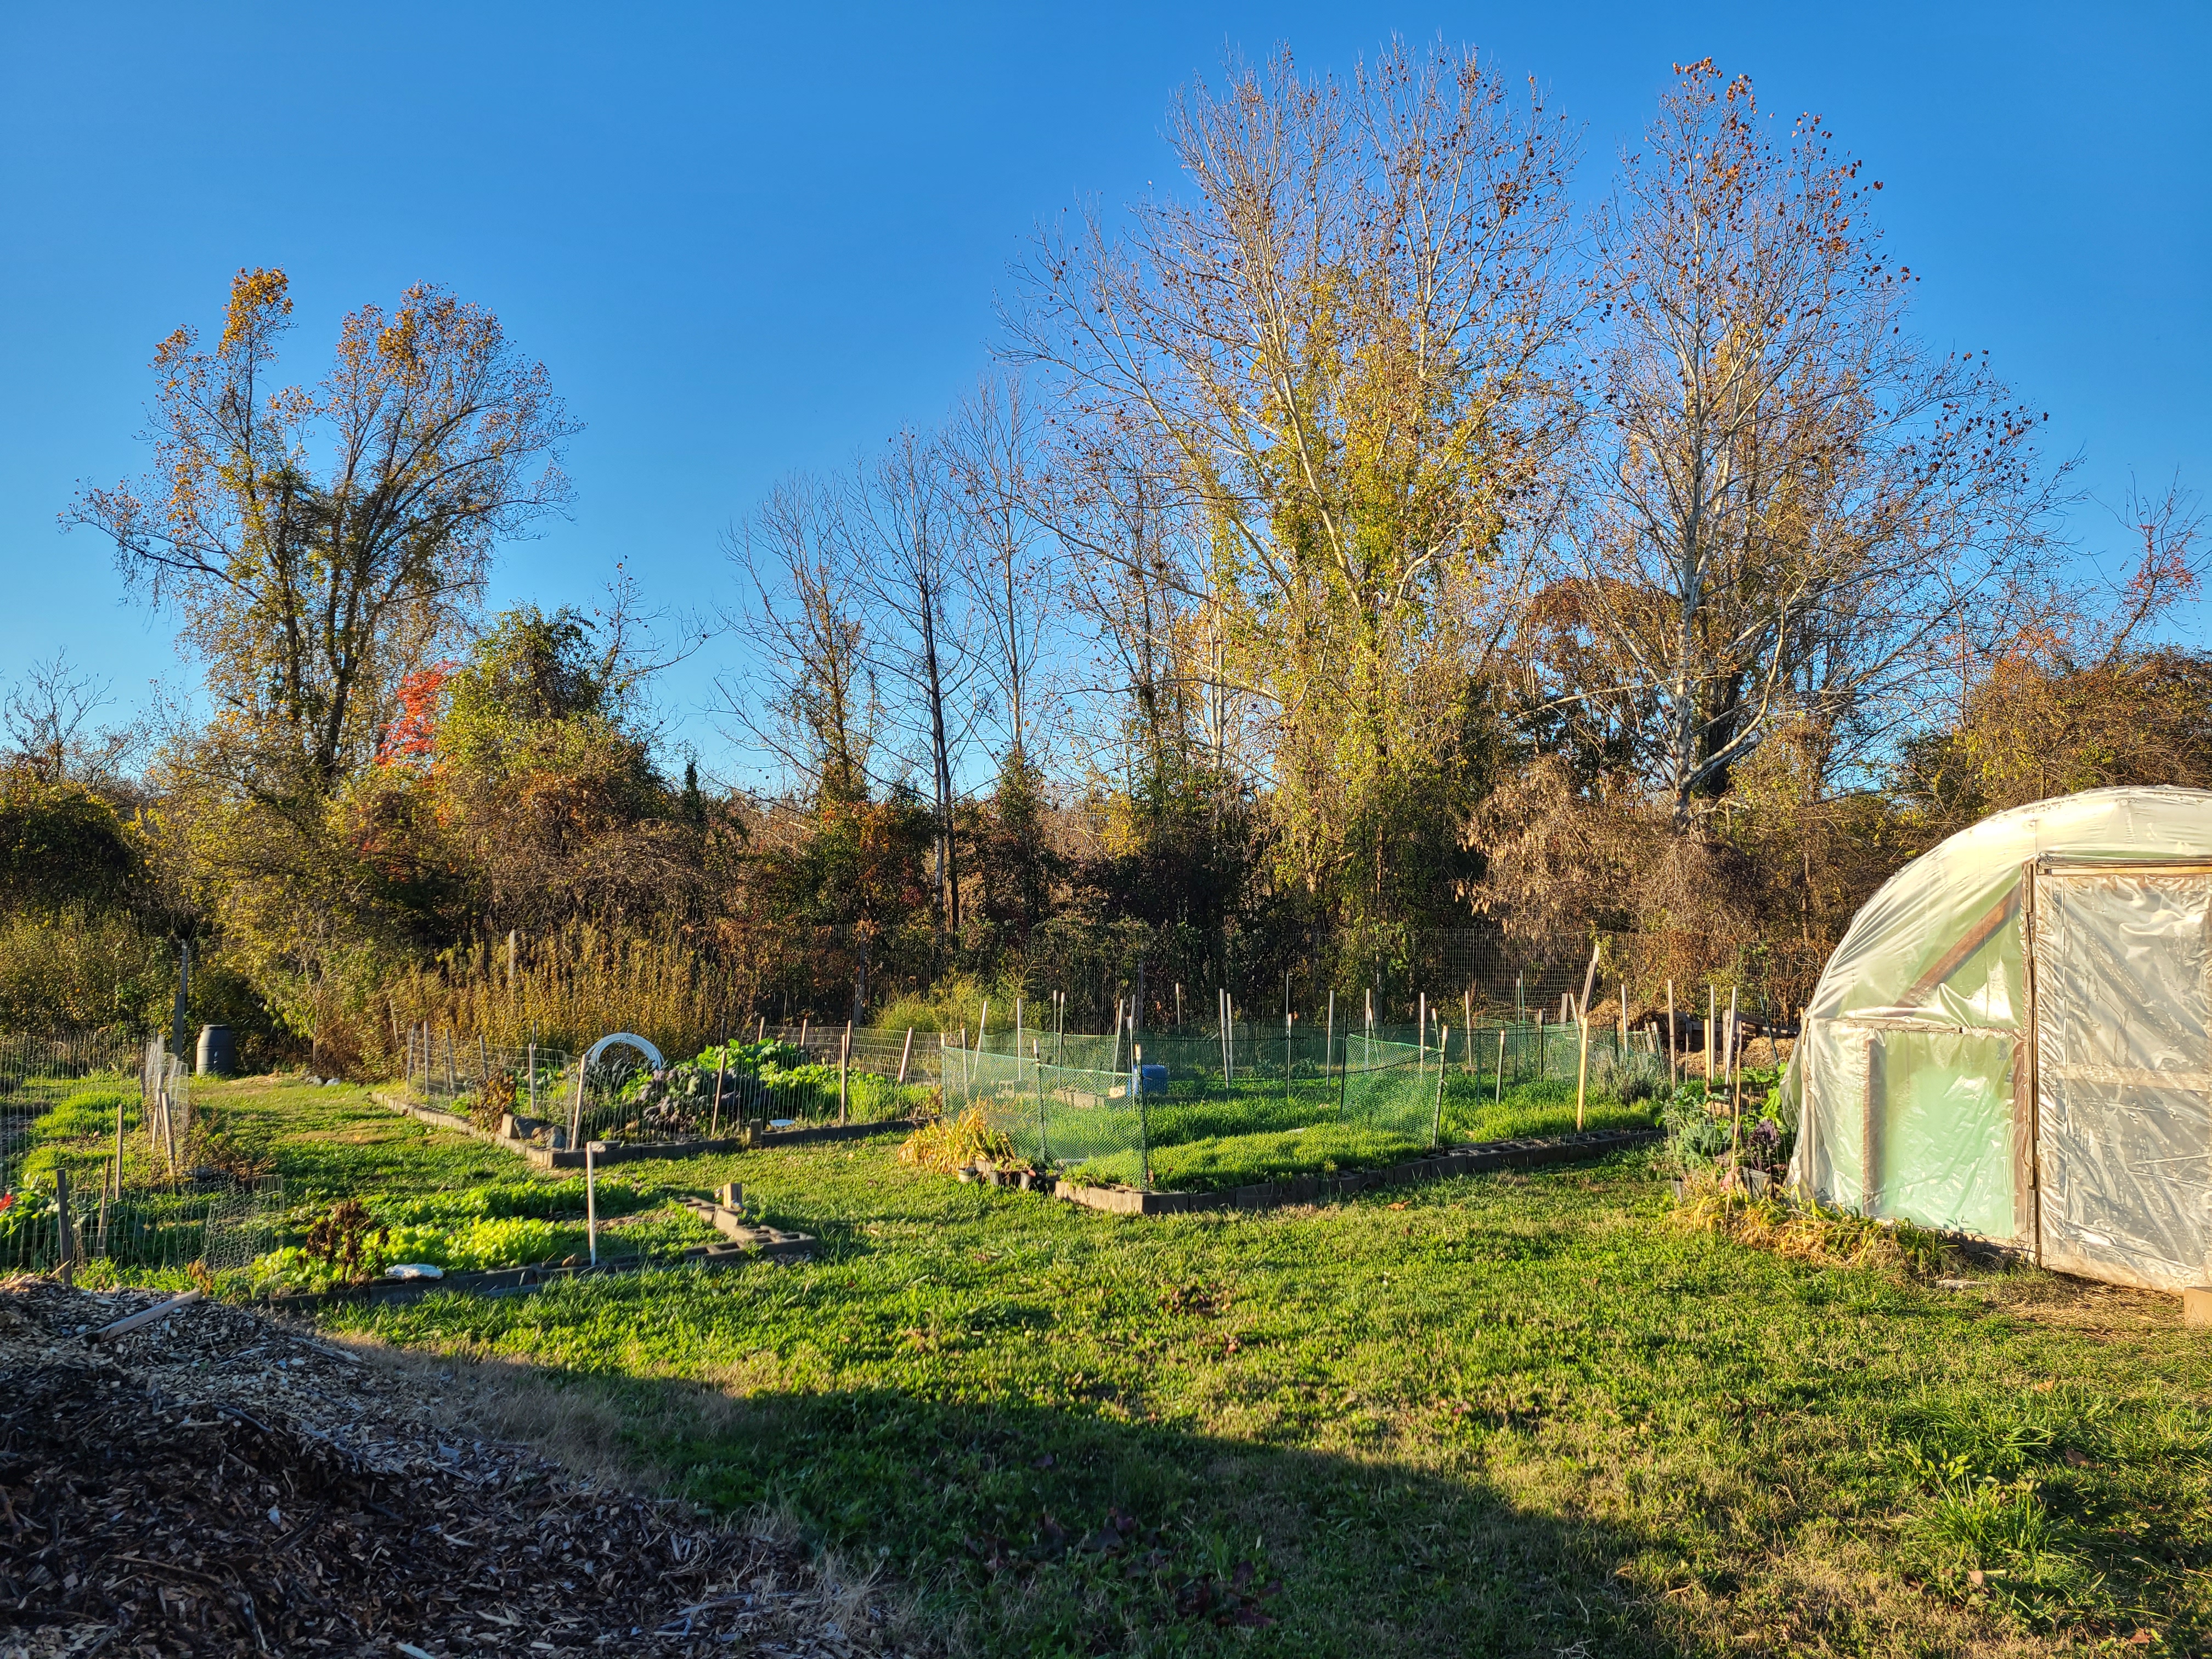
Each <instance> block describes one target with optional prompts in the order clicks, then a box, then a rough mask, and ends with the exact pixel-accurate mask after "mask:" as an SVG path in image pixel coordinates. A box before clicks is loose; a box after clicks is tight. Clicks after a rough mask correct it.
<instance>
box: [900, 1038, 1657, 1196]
mask: <svg viewBox="0 0 2212 1659" xmlns="http://www.w3.org/2000/svg"><path fill="white" fill-rule="evenodd" d="M1017 1044H1019V1048H1017ZM943 1063H944V1068H945V1070H944V1076H945V1084H944V1091H945V1110H946V1111H947V1112H948V1113H951V1114H954V1115H958V1114H963V1113H966V1112H969V1111H971V1110H972V1111H975V1112H977V1113H979V1114H981V1117H982V1119H983V1121H984V1122H985V1123H986V1124H987V1126H988V1127H990V1128H992V1129H994V1130H995V1131H997V1132H998V1133H1000V1134H1003V1135H1004V1136H1006V1139H1008V1140H1009V1141H1011V1142H1012V1146H1013V1147H1014V1149H1015V1151H1016V1153H1017V1155H1018V1156H1019V1157H1020V1158H1023V1159H1024V1160H1026V1161H1029V1162H1030V1163H1034V1164H1038V1165H1040V1166H1043V1167H1054V1168H1061V1169H1069V1170H1077V1169H1079V1170H1082V1171H1083V1172H1084V1173H1085V1176H1087V1177H1089V1178H1091V1179H1095V1180H1111V1181H1121V1182H1128V1183H1130V1184H1142V1185H1147V1186H1149V1185H1151V1184H1152V1163H1153V1158H1154V1156H1155V1154H1157V1153H1158V1152H1160V1151H1161V1150H1163V1149H1166V1148H1176V1147H1186V1146H1191V1145H1193V1144H1194V1143H1199V1142H1204V1141H1218V1140H1225V1139H1232V1138H1236V1137H1243V1136H1267V1135H1278V1134H1282V1133H1288V1132H1293V1131H1300V1130H1306V1129H1311V1128H1316V1127H1322V1126H1336V1127H1340V1128H1342V1129H1344V1130H1346V1131H1349V1132H1352V1133H1355V1134H1356V1135H1358V1136H1360V1137H1363V1138H1364V1139H1365V1140H1366V1141H1367V1142H1368V1143H1370V1144H1372V1145H1377V1146H1401V1147H1419V1146H1436V1145H1437V1144H1439V1143H1440V1142H1441V1141H1442V1140H1443V1139H1444V1132H1445V1111H1446V1106H1447V1103H1467V1102H1469V1101H1474V1102H1480V1100H1482V1099H1485V1098H1487V1097H1492V1096H1494V1097H1497V1098H1499V1099H1502V1098H1503V1097H1504V1092H1505V1091H1506V1090H1507V1089H1509V1088H1519V1087H1521V1086H1522V1085H1528V1084H1531V1083H1540V1082H1559V1083H1574V1084H1577V1085H1586V1086H1587V1088H1588V1090H1589V1092H1590V1093H1591V1094H1592V1095H1593V1096H1595V1097H1613V1098H1625V1097H1629V1096H1631V1095H1637V1094H1642V1093H1645V1092H1650V1091H1655V1090H1656V1088H1657V1087H1658V1086H1659V1085H1661V1084H1662V1082H1663V1081H1664V1079H1666V1077H1667V1075H1668V1071H1667V1064H1668V1063H1667V1059H1666V1056H1665V1054H1663V1052H1662V1051H1661V1049H1660V1048H1659V1047H1658V1045H1657V1042H1656V1039H1655V1038H1654V1037H1653V1036H1652V1035H1651V1034H1650V1032H1648V1031H1636V1030H1628V1031H1623V1030H1620V1029H1618V1028H1617V1027H1606V1028H1598V1027H1595V1026H1593V1027H1592V1028H1591V1029H1590V1030H1589V1042H1588V1045H1587V1047H1585V1045H1584V1042H1583V1031H1582V1028H1581V1027H1580V1026H1579V1025H1576V1026H1572V1027H1569V1028H1565V1029H1564V1030H1562V1029H1561V1028H1559V1027H1555V1026H1550V1025H1539V1024H1535V1023H1534V1022H1531V1023H1529V1024H1525V1025H1496V1026H1492V1027H1490V1028H1488V1029H1486V1030H1474V1031H1471V1032H1455V1031H1450V1030H1449V1029H1448V1028H1444V1027H1441V1026H1439V1027H1437V1028H1434V1029H1432V1030H1417V1029H1415V1028H1413V1027H1410V1026H1408V1027H1395V1028H1376V1029H1373V1030H1370V1029H1368V1028H1365V1027H1364V1026H1363V1027H1361V1028H1360V1029H1358V1030H1352V1031H1349V1032H1334V1031H1328V1030H1323V1031H1318V1032H1316V1031H1302V1030H1298V1028H1297V1024H1296V1022H1295V1021H1286V1022H1285V1024H1284V1026H1283V1027H1282V1028H1280V1029H1279V1030H1272V1031H1271V1030H1267V1029H1266V1028H1265V1027H1262V1026H1258V1025H1255V1024H1237V1023H1231V1024H1227V1025H1224V1026H1222V1027H1219V1028H1218V1029H1216V1030H1211V1031H1192V1030H1184V1031H1180V1032H1164V1033H1153V1032H1129V1031H1126V1030H1125V1031H1123V1032H1121V1033H1120V1034H1118V1035H1116V1036H1091V1035H1082V1036H1078V1035H1073V1034H1069V1033H1066V1032H1062V1031H1058V1030H1048V1031H1043V1032H1039V1033H1036V1034H1035V1035H1030V1034H1029V1033H1026V1032H1024V1034H1022V1035H1021V1036H1019V1037H1018V1038H1017V1037H1016V1036H1014V1034H1012V1033H1005V1034H1001V1035H1000V1036H997V1037H994V1038H985V1039H982V1040H981V1041H979V1042H975V1043H974V1044H972V1045H970V1046H969V1047H964V1048H963V1047H957V1046H951V1047H948V1048H945V1050H943Z"/></svg>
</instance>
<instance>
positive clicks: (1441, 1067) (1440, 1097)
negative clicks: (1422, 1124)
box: [1429, 1025, 1451, 1146]
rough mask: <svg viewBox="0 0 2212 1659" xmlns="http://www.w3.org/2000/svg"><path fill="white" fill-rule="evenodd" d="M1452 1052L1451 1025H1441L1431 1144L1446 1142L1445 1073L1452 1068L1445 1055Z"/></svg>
mask: <svg viewBox="0 0 2212 1659" xmlns="http://www.w3.org/2000/svg"><path fill="white" fill-rule="evenodd" d="M1450 1052H1451V1027H1450V1026H1449V1025H1443V1026H1439V1027H1437V1116H1436V1121H1435V1122H1434V1123H1432V1124H1431V1125H1430V1126H1429V1145H1430V1146H1443V1144H1444V1073H1446V1072H1448V1071H1449V1070H1450V1069H1451V1068H1450V1067H1449V1066H1446V1065H1445V1064H1444V1056H1445V1055H1447V1054H1449V1053H1450Z"/></svg>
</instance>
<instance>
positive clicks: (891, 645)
mask: <svg viewBox="0 0 2212 1659" xmlns="http://www.w3.org/2000/svg"><path fill="white" fill-rule="evenodd" d="M957 520H958V509H957V503H956V502H955V501H954V500H953V490H952V488H951V480H950V479H949V477H947V474H946V469H945V453H944V450H943V447H942V445H941V443H940V441H939V440H938V439H937V438H935V437H934V436H933V435H927V434H924V433H921V432H917V431H915V430H914V429H913V428H905V429H902V431H901V432H900V433H899V434H898V435H896V437H894V438H893V439H891V441H890V442H889V443H888V444H887V445H885V447H884V453H882V454H881V455H879V456H878V457H876V458H875V459H874V460H873V461H872V462H863V463H862V464H861V465H860V466H859V467H857V468H856V469H855V471H854V479H853V483H852V486H851V490H850V495H849V501H848V515H847V521H848V524H849V526H850V527H851V532H852V534H853V536H854V555H853V557H854V569H855V570H857V571H859V572H860V574H861V578H862V580H863V581H864V582H865V584H866V591H867V595H868V605H869V609H870V611H871V612H872V615H873V617H874V627H873V629H872V635H871V637H872V649H873V652H874V653H875V660H876V661H877V663H878V665H880V667H881V669H882V671H883V672H884V674H885V675H886V676H888V677H889V678H890V679H891V680H893V681H894V682H895V683H896V684H897V685H898V686H900V687H901V688H902V689H903V692H904V695H903V696H901V697H899V698H897V699H896V701H895V702H893V703H892V705H891V709H890V713H891V718H892V719H893V720H895V721H899V722H902V723H903V724H904V725H905V726H906V728H907V731H908V737H909V738H910V739H911V740H912V741H913V742H914V743H915V745H916V746H917V748H918V749H919V750H920V758H921V760H922V762H923V763H924V764H925V765H926V766H927V769H928V771H929V777H930V793H931V797H932V801H933V805H934V807H935V811H936V815H937V835H936V852H935V855H934V863H935V869H934V872H933V874H934V876H935V881H936V886H937V893H938V908H939V919H940V921H942V922H943V924H944V926H945V927H946V928H947V929H948V930H952V931H957V929H958V928H959V926H960V865H959V852H958V848H957V845H956V841H957V837H956V835H955V833H954V832H955V822H954V811H955V808H956V807H957V805H958V802H959V797H958V794H957V790H956V785H955V780H956V777H957V773H958V771H959V768H960V761H961V755H962V752H963V749H964V747H965V745H966V743H967V740H968V738H969V734H970V732H971V731H972V729H973V726H974V723H975V711H974V706H973V704H972V702H970V701H969V699H968V696H967V692H968V689H969V684H970V683H971V682H972V680H973V678H974V677H975V653H974V651H973V650H972V649H971V647H970V645H969V639H968V636H967V625H968V619H967V617H966V614H965V599H966V591H965V587H964V585H963V582H962V580H961V574H960V565H959V526H958V522H957Z"/></svg>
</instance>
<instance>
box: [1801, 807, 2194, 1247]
mask: <svg viewBox="0 0 2212 1659" xmlns="http://www.w3.org/2000/svg"><path fill="white" fill-rule="evenodd" d="M2031 863H2033V864H2035V865H2036V866H2037V869H2038V874H2037V878H2036V884H2035V894H2034V902H2033V908H2034V910H2035V911H2036V913H2037V915H2038V917H2039V921H2038V926H2037V936H2036V942H2035V959H2036V990H2037V1008H2036V1015H2035V1018H2036V1022H2037V1025H2038V1028H2039V1036H2040V1042H2039V1050H2038V1054H2037V1056H2036V1059H2037V1073H2038V1087H2039V1100H2038V1101H2037V1103H2036V1109H2035V1110H2034V1111H2033V1113H2031V1112H2029V1111H2027V1110H2026V1109H2023V1106H2022V1103H2021V1100H2020V1098H2018V1096H2019V1093H2020V1091H2021V1087H2022V1085H2021V1079H2024V1078H2025V1076H2026V1075H2027V1054H2025V1053H2024V1052H2023V1048H2024V1043H2025V1042H2026V1040H2027V1022H2028V1018H2029V1009H2028V991H2027V971H2026V964H2027V948H2028V939H2027V915H2026V912H2027V910H2028V908H2030V906H2029V905H2028V904H2027V903H2025V902H2023V901H2024V897H2025V895H2024V892H2023V885H2024V883H2023V868H2024V866H2027V865H2029V864H2031ZM2123 865H2124V866H2160V865H2166V866H2190V865H2199V866H2204V865H2212V793H2205V792H2203V791H2198V790H2183V789H2105V790H2095V791H2092V792H2090V793H2085V794H2081V795H2073V796H2068V797H2066V798H2064V799H2058V800H2051V801H2041V802H2038V803H2037V804H2035V805H2032V806H2026V807H2021V808H2018V809H2016V810H2015V811H2009V812H2003V813H2000V814H1998V815H1996V817H1991V818H1988V819H1986V820H1984V822H1982V823H1978V824H1976V825H1975V826H1974V827H1973V828H1972V829H1967V830H1966V831H1963V832H1962V833H1960V834H1959V835H1957V836H1953V837H1952V838H1951V839H1950V840H1948V841H1947V842H1944V843H1943V844H1942V846H1940V847H1938V848H1935V849H1934V850H1933V851H1931V852H1929V853H1928V854H1925V855H1924V856H1923V857H1921V858H1919V859H1917V860H1914V861H1913V862H1912V863H1911V864H1910V865H1908V866H1905V869H1903V870H1901V871H1899V872H1898V873H1897V874H1896V875H1895V876H1894V877H1893V878H1891V879H1890V881H1889V882H1888V883H1887V884H1886V885H1885V886H1884V887H1883V888H1882V890H1881V891H1880V892H1879V893H1877V894H1876V895H1875V896H1874V898H1873V899H1871V900H1870V901H1869V902H1868V903H1867V905H1866V907H1865V908H1863V910H1862V911H1861V912H1860V913H1859V915H1858V916H1857V918H1856V919H1855V920H1854V921H1853V922H1852V924H1851V927H1850V930H1849V931H1848V932H1847V933H1845V934H1844V939H1843V942H1842V943H1841V944H1840V945H1838V947H1837V949H1836V951H1835V954H1834V956H1833V957H1831V958H1830V960H1829V962H1828V965H1827V967H1826V969H1825V970H1824V971H1823V973H1822V974H1821V976H1820V984H1819V986H1818V987H1816V988H1815V990H1814V994H1813V998H1812V1001H1811V1003H1810V1005H1809V1006H1808V1009H1807V1011H1806V1012H1807V1019H1806V1024H1805V1028H1804V1035H1803V1039H1802V1042H1800V1044H1799V1046H1798V1051H1797V1054H1796V1057H1795V1058H1793V1060H1792V1061H1791V1063H1790V1071H1789V1073H1788V1075H1787V1076H1786V1077H1785V1078H1784V1098H1785V1100H1786V1101H1788V1102H1789V1103H1790V1105H1791V1108H1792V1109H1793V1110H1795V1111H1796V1113H1797V1114H1798V1115H1799V1117H1800V1120H1801V1122H1800V1128H1801V1133H1800V1136H1799V1141H1798V1150H1797V1154H1796V1160H1795V1163H1794V1164H1793V1167H1792V1170H1791V1178H1792V1181H1793V1182H1794V1183H1795V1184H1796V1185H1797V1186H1798V1188H1800V1189H1801V1190H1803V1191H1807V1192H1809V1193H1811V1194H1813V1195H1814V1196H1815V1197H1817V1198H1819V1199H1820V1200H1821V1201H1822V1202H1824V1203H1829V1204H1835V1205H1839V1206H1845V1207H1848V1208H1850V1209H1855V1210H1858V1211H1860V1212H1863V1213H1868V1214H1874V1215H1881V1216H1894V1217H1899V1218H1905V1219H1909V1220H1912V1221H1916V1222H1918V1223H1921V1224H1922V1225H1928V1226H1936V1227H1942V1228H1947V1229H1951V1230H1954V1231H1961V1232H1966V1233H1972V1234H1976V1235H1978V1236H1981V1237H1987V1238H1991V1239H1996V1240H1999V1241H2002V1242H2006V1243H2018V1244H2022V1245H2030V1246H2033V1245H2035V1244H2036V1243H2038V1242H2039V1243H2040V1245H2041V1248H2042V1249H2043V1251H2044V1257H2045V1261H2047V1262H2048V1263H2049V1264H2050V1265H2051V1266H2054V1267H2066V1268H2068V1269H2069V1271H2076V1272H2081V1273H2088V1274H2091V1275H2093V1276H2094V1277H2098V1278H2103V1279H2117V1280H2118V1281H2120V1282H2123V1283H2129V1284H2142V1285H2158V1286H2164V1287H2173V1286H2178V1285H2194V1284H2201V1283H2205V1282H2208V1273H2212V1267H2208V1263H2207V1261H2206V1252H2207V1250H2208V1249H2212V1054H2208V1051H2207V1043H2208V1018H2207V1006H2208V1005H2207V994H2208V985H2212V939H2208V927H2212V874H2208V873H2203V872H2198V871H2196V870H2191V869H2188V868H2169V869H2156V868H2151V869H2144V868H2141V867H2137V868H2136V869H2132V870H2129V869H2121V868H2116V867H2114V866H2123ZM2085 866H2087V867H2085ZM2097 866H2102V867H2097ZM2038 1164H2039V1166H2040V1168H2041V1170H2042V1188H2043V1190H2042V1206H2041V1208H2042V1213H2041V1235H2042V1237H2041V1238H2040V1241H2038V1239H2037V1237H2036V1234H2037V1207H2036V1203H2035V1196H2036V1194H2035V1192H2034V1177H2033V1174H2032V1173H2031V1172H2032V1170H2034V1169H2035V1168H2036V1167H2037V1166H2038ZM1869 1171H1870V1173H1869Z"/></svg>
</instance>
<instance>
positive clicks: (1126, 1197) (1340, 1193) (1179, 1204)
mask: <svg viewBox="0 0 2212 1659" xmlns="http://www.w3.org/2000/svg"><path fill="white" fill-rule="evenodd" d="M1662 1138H1663V1132H1662V1131H1661V1130H1658V1129H1599V1130H1594V1131H1591V1132H1589V1133H1584V1134H1571V1135H1557V1136H1550V1137H1547V1138H1546V1139H1541V1140H1534V1139H1532V1140H1487V1141H1480V1142H1478V1143H1475V1144H1474V1145H1471V1146H1452V1147H1447V1148H1444V1149H1443V1150H1441V1151H1438V1152H1431V1153H1429V1154H1427V1155H1426V1156H1425V1157H1422V1158H1410V1159H1407V1161H1405V1162H1404V1163H1401V1164H1388V1165H1386V1166H1384V1167H1383V1168H1381V1169H1375V1170H1349V1171H1346V1172H1344V1173H1341V1174H1338V1175H1310V1176H1290V1177H1288V1178H1286V1179H1285V1180H1281V1181H1262V1182H1253V1183H1251V1184H1249V1185H1246V1186H1242V1187H1225V1188H1221V1189H1219V1190H1218V1191H1216V1192H1196V1193H1164V1192H1153V1191H1149V1190H1147V1189H1146V1188H1140V1187H1118V1186H1109V1187H1094V1186H1091V1185H1089V1184H1087V1183H1085V1182H1080V1181H1066V1180H1062V1181H1058V1182H1054V1185H1053V1193H1054V1196H1056V1197H1059V1198H1064V1199H1066V1200H1067V1201H1068V1202H1069V1203H1071V1204H1081V1205H1084V1206H1087V1207H1089V1208H1091V1209H1094V1210H1103V1211H1105V1212H1107V1213H1108V1214H1109V1215H1182V1214H1187V1213H1188V1212H1191V1211H1193V1210H1266V1209H1273V1208H1274V1207H1276V1206H1279V1205H1284V1204H1327V1203H1330V1202H1333V1201H1334V1200H1338V1199H1343V1198H1350V1197H1352V1196H1354V1195H1355V1194H1359V1193H1364V1192H1373V1191H1375V1190H1376V1189H1377V1188H1384V1187H1407V1186H1413V1185H1417V1184H1419V1182H1425V1181H1443V1180H1446V1179H1448V1178H1449V1177H1450V1176H1463V1175H1475V1174H1479V1173H1480V1172H1481V1171H1483V1170H1525V1169H1531V1168H1534V1167H1535V1166H1537V1165H1539V1164H1569V1163H1573V1162H1575V1161H1577V1160H1578V1159H1581V1158H1602V1157H1604V1156H1605V1155H1606V1154H1607V1153H1609V1152H1623V1151H1626V1150H1627V1149H1628V1148H1630V1147H1632V1146H1651V1145H1653V1144H1655V1143H1656V1142H1657V1141H1659V1140H1660V1139H1662ZM959 1173H960V1178H961V1179H962V1180H963V1181H982V1182H988V1183H990V1184H992V1185H994V1186H1001V1187H1019V1188H1024V1189H1031V1188H1036V1187H1038V1186H1040V1185H1041V1182H1040V1180H1039V1178H1038V1177H1036V1176H1032V1175H1030V1174H1028V1173H1026V1172H1023V1171H1016V1170H994V1169H988V1168H982V1167H975V1166H971V1167H969V1168H968V1169H964V1170H961V1171H960V1172H959Z"/></svg>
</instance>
